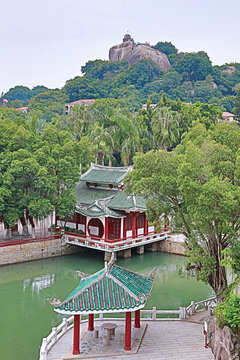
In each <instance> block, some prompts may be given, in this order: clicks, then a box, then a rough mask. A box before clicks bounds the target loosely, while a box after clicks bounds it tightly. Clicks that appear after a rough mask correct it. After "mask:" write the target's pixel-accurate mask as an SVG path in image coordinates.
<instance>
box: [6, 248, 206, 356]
mask: <svg viewBox="0 0 240 360" xmlns="http://www.w3.org/2000/svg"><path fill="white" fill-rule="evenodd" d="M186 261H187V258H186V257H183V256H178V255H171V254H165V253H161V252H157V253H145V254H144V255H137V254H135V255H133V256H132V258H130V259H119V260H118V265H120V266H123V267H126V268H128V269H130V270H132V271H136V272H139V273H141V274H144V275H147V274H148V273H149V272H150V271H151V270H152V269H153V268H154V267H155V266H157V274H156V278H155V282H154V287H153V290H152V294H151V296H150V298H149V299H148V302H147V306H146V309H151V308H152V307H153V306H155V307H156V308H157V309H178V308H179V307H180V306H187V305H189V304H190V302H191V301H192V300H194V301H199V300H202V299H205V298H207V297H210V296H211V295H212V291H211V289H210V287H209V286H207V285H204V284H202V283H200V282H197V281H196V280H195V279H193V278H181V277H180V276H179V270H180V269H181V268H182V267H183V266H184V264H185V263H186ZM102 267H103V252H100V251H99V252H97V251H90V250H89V251H85V252H82V253H79V254H76V255H69V256H64V257H59V258H52V259H46V260H40V261H33V262H28V263H24V264H17V265H10V266H5V267H1V268H0V309H1V310H0V320H1V336H0V359H4V360H37V359H38V358H39V349H40V345H41V341H42V338H43V337H46V336H47V335H48V334H49V333H50V332H51V328H52V327H53V326H57V325H58V324H59V323H60V322H61V316H60V315H58V314H57V313H55V312H54V311H53V308H52V306H51V305H50V304H49V303H48V301H47V299H48V298H50V297H53V298H55V297H56V298H60V299H61V300H64V299H65V298H66V296H67V295H68V294H69V293H70V292H71V290H72V289H73V288H75V287H76V285H77V284H78V282H79V281H80V279H79V277H78V275H77V272H76V270H81V271H83V272H85V273H86V274H92V273H94V272H96V271H98V270H99V269H101V268H102Z"/></svg>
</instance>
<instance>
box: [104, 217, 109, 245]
mask: <svg viewBox="0 0 240 360" xmlns="http://www.w3.org/2000/svg"><path fill="white" fill-rule="evenodd" d="M104 236H105V240H107V239H108V217H105V235H104Z"/></svg>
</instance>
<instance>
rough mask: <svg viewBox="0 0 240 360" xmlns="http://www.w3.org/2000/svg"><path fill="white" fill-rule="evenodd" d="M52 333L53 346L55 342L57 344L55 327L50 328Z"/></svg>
mask: <svg viewBox="0 0 240 360" xmlns="http://www.w3.org/2000/svg"><path fill="white" fill-rule="evenodd" d="M52 332H53V337H52V339H53V343H54V344H55V342H57V328H56V327H53V328H52Z"/></svg>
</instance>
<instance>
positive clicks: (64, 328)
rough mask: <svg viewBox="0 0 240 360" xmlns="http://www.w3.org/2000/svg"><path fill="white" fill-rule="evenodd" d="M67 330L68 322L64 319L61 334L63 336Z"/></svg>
mask: <svg viewBox="0 0 240 360" xmlns="http://www.w3.org/2000/svg"><path fill="white" fill-rule="evenodd" d="M67 328H68V322H67V319H66V318H63V330H62V331H63V334H65V332H67Z"/></svg>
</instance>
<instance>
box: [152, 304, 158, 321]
mask: <svg viewBox="0 0 240 360" xmlns="http://www.w3.org/2000/svg"><path fill="white" fill-rule="evenodd" d="M152 319H153V320H156V319H157V310H156V307H155V306H154V307H153V311H152Z"/></svg>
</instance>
